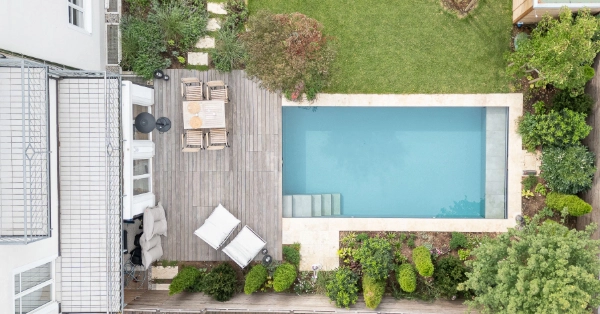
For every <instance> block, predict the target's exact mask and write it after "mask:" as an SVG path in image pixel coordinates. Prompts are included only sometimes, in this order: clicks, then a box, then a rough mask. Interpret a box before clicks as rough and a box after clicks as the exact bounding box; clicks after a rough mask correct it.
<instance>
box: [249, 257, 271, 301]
mask: <svg viewBox="0 0 600 314" xmlns="http://www.w3.org/2000/svg"><path fill="white" fill-rule="evenodd" d="M268 275H269V274H268V273H267V269H266V268H265V266H263V265H261V264H258V265H255V266H254V267H252V269H250V272H248V274H247V275H246V283H245V284H244V293H245V294H252V292H255V291H256V290H258V289H260V287H262V285H264V284H265V282H266V281H267V276H268Z"/></svg>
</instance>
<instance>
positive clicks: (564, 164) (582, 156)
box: [540, 144, 596, 194]
mask: <svg viewBox="0 0 600 314" xmlns="http://www.w3.org/2000/svg"><path fill="white" fill-rule="evenodd" d="M594 159H595V157H594V154H593V153H591V152H588V150H587V148H586V147H585V146H583V145H581V144H578V145H574V146H569V147H566V148H558V147H547V148H544V151H543V152H542V166H541V167H540V168H541V170H542V173H541V176H542V178H544V180H546V184H547V186H548V187H549V188H550V189H551V190H552V191H554V192H558V193H563V194H577V193H579V192H583V191H586V190H589V189H590V188H591V187H592V178H593V177H594V173H595V172H596V167H594Z"/></svg>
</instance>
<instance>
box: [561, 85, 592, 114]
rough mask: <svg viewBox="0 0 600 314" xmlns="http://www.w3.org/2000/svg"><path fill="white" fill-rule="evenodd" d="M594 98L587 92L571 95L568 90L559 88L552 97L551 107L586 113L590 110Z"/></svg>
mask: <svg viewBox="0 0 600 314" xmlns="http://www.w3.org/2000/svg"><path fill="white" fill-rule="evenodd" d="M593 105H594V100H593V99H592V97H591V96H590V95H588V94H581V95H579V96H575V97H572V96H571V93H570V92H569V91H568V90H561V91H559V92H558V93H556V95H554V98H553V99H552V109H554V110H556V111H560V110H563V109H569V110H573V111H575V112H579V113H583V114H586V115H587V114H588V113H590V111H591V110H592V106H593Z"/></svg>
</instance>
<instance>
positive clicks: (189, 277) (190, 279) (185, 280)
mask: <svg viewBox="0 0 600 314" xmlns="http://www.w3.org/2000/svg"><path fill="white" fill-rule="evenodd" d="M199 277H201V272H200V270H198V269H197V268H195V267H184V268H183V269H181V270H180V271H179V272H178V273H177V275H176V276H175V277H174V278H173V281H172V282H171V284H170V285H169V295H174V294H177V293H181V292H183V291H186V290H189V289H191V288H192V287H193V286H194V284H196V280H197V279H198V278H199Z"/></svg>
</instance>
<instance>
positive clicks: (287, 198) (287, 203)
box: [283, 195, 292, 218]
mask: <svg viewBox="0 0 600 314" xmlns="http://www.w3.org/2000/svg"><path fill="white" fill-rule="evenodd" d="M283 217H286V218H290V217H292V196H291V195H284V196H283Z"/></svg>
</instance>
